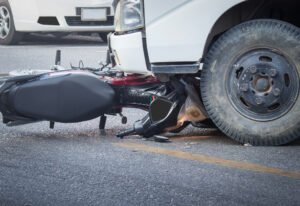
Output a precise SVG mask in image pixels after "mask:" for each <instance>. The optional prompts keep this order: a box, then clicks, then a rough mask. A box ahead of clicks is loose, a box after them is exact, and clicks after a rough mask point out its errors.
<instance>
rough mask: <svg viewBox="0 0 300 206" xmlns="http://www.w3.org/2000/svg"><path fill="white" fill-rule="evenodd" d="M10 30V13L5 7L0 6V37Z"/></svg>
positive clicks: (2, 37)
mask: <svg viewBox="0 0 300 206" xmlns="http://www.w3.org/2000/svg"><path fill="white" fill-rule="evenodd" d="M9 31H10V14H9V11H8V9H7V8H6V7H4V6H1V7H0V39H5V38H6V37H7V36H8V34H9Z"/></svg>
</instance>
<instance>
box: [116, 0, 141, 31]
mask: <svg viewBox="0 0 300 206" xmlns="http://www.w3.org/2000/svg"><path fill="white" fill-rule="evenodd" d="M143 27H144V10H143V2H142V0H120V2H119V3H118V5H117V8H116V13H115V28H116V32H126V31H131V30H136V29H140V28H143Z"/></svg>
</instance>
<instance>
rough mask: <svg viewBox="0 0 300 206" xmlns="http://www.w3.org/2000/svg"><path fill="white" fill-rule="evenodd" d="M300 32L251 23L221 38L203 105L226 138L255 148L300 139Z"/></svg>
mask: <svg viewBox="0 0 300 206" xmlns="http://www.w3.org/2000/svg"><path fill="white" fill-rule="evenodd" d="M299 74H300V29H299V28H297V27H295V26H293V25H291V24H288V23H286V22H282V21H277V20H253V21H249V22H246V23H243V24H240V25H238V26H236V27H234V28H232V29H231V30H229V31H228V32H226V33H225V34H223V35H222V36H221V37H220V38H219V39H218V40H217V41H216V42H215V43H214V45H213V46H212V47H211V49H210V51H209V53H208V55H207V58H206V59H205V65H204V68H203V72H202V76H201V79H202V82H201V92H202V98H203V102H204V105H205V107H206V109H207V112H208V114H209V116H210V117H211V119H212V120H213V121H214V123H215V124H216V125H217V126H218V127H219V129H220V130H221V131H223V132H224V133H225V134H226V135H228V136H229V137H231V138H232V139H234V140H236V141H238V142H240V143H249V144H251V145H282V144H286V143H289V142H291V141H293V140H295V139H297V138H298V137H299V136H300V118H299V117H300V98H299Z"/></svg>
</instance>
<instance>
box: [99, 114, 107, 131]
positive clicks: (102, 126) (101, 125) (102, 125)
mask: <svg viewBox="0 0 300 206" xmlns="http://www.w3.org/2000/svg"><path fill="white" fill-rule="evenodd" d="M106 120H107V117H106V116H105V115H102V116H101V117H100V123H99V129H100V130H105V125H106Z"/></svg>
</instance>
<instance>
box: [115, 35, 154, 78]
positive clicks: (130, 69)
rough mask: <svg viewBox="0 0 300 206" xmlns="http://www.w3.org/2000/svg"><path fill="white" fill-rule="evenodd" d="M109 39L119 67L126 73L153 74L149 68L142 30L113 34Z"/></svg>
mask: <svg viewBox="0 0 300 206" xmlns="http://www.w3.org/2000/svg"><path fill="white" fill-rule="evenodd" d="M109 41H110V50H111V53H112V56H113V58H114V62H115V63H116V66H117V68H118V69H120V70H122V71H124V72H126V73H139V74H151V72H150V71H149V70H148V69H147V64H146V58H145V52H144V45H143V37H142V32H135V33H130V34H124V35H117V34H112V35H111V36H110V40H109Z"/></svg>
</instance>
